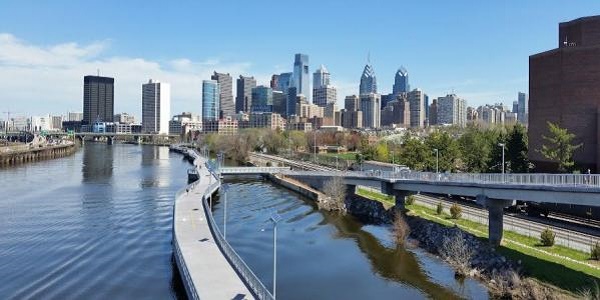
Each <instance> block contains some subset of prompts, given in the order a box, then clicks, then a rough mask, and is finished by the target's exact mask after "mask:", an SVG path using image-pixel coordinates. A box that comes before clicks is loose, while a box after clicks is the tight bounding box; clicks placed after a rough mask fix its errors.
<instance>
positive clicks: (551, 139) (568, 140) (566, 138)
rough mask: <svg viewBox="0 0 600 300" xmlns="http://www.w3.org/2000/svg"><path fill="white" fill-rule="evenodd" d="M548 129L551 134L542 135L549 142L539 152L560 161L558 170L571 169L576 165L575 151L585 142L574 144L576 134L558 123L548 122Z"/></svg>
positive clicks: (552, 159)
mask: <svg viewBox="0 0 600 300" xmlns="http://www.w3.org/2000/svg"><path fill="white" fill-rule="evenodd" d="M548 131H550V136H545V135H542V138H543V139H544V140H545V141H546V142H547V144H545V145H542V148H541V149H539V152H540V153H541V154H542V155H543V156H544V157H545V158H547V159H549V160H551V161H554V162H556V163H558V168H557V171H558V172H561V173H564V172H567V171H569V170H570V169H571V168H573V166H574V165H575V162H574V161H573V153H574V152H575V150H577V149H579V148H580V147H581V146H582V145H583V143H580V144H577V145H575V144H573V140H574V139H575V134H573V133H569V131H568V130H567V129H566V128H561V127H559V126H558V124H554V123H551V122H548Z"/></svg>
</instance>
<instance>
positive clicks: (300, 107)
mask: <svg viewBox="0 0 600 300" xmlns="http://www.w3.org/2000/svg"><path fill="white" fill-rule="evenodd" d="M298 98H299V99H298V103H297V104H296V113H297V115H298V116H299V117H300V118H307V119H310V118H313V117H317V118H323V115H324V114H325V109H324V108H323V107H321V106H318V105H316V104H312V103H309V102H308V101H307V100H306V98H305V97H304V95H298Z"/></svg>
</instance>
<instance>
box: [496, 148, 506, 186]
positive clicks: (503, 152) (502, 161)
mask: <svg viewBox="0 0 600 300" xmlns="http://www.w3.org/2000/svg"><path fill="white" fill-rule="evenodd" d="M498 146H500V147H502V180H504V148H506V144H504V143H499V144H498Z"/></svg>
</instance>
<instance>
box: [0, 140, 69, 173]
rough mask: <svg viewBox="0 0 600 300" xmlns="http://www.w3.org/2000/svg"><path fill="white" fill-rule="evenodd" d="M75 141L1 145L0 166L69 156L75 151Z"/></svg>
mask: <svg viewBox="0 0 600 300" xmlns="http://www.w3.org/2000/svg"><path fill="white" fill-rule="evenodd" d="M78 148H79V147H78V145H77V144H76V143H71V142H69V143H66V144H59V145H47V146H43V147H40V146H35V147H34V146H26V145H23V146H20V147H3V148H2V149H0V167H10V166H15V165H20V164H24V163H30V162H34V161H40V160H46V159H54V158H60V157H65V156H69V155H71V154H73V153H75V152H77V149H78Z"/></svg>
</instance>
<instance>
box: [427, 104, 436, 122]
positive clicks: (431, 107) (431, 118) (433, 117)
mask: <svg viewBox="0 0 600 300" xmlns="http://www.w3.org/2000/svg"><path fill="white" fill-rule="evenodd" d="M437 112H438V103H437V99H433V102H432V103H431V105H429V115H428V116H427V118H428V119H429V126H434V125H438V117H437V116H438V113H437Z"/></svg>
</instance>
